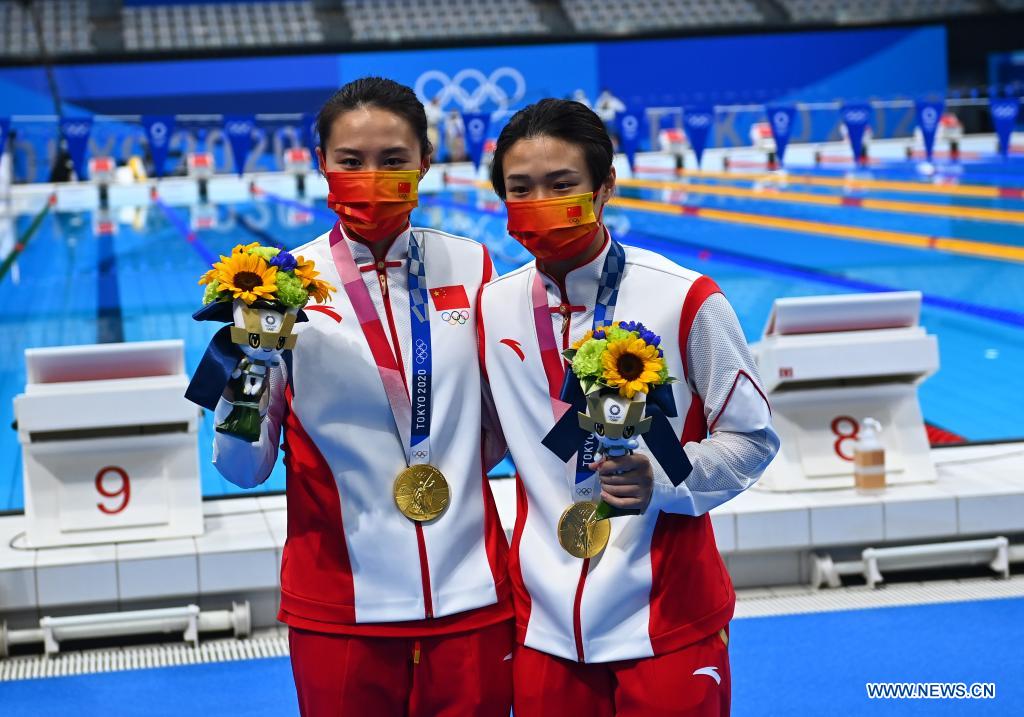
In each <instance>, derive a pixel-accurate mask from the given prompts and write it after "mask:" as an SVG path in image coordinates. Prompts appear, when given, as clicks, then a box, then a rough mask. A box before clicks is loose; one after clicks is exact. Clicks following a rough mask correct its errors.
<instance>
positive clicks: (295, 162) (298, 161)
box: [284, 147, 313, 176]
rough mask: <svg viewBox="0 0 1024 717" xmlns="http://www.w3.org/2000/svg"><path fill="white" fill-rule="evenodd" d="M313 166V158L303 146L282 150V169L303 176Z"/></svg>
mask: <svg viewBox="0 0 1024 717" xmlns="http://www.w3.org/2000/svg"><path fill="white" fill-rule="evenodd" d="M311 166H313V159H312V157H311V156H310V154H309V150H308V149H306V148H305V147H289V148H288V149H286V150H285V151H284V171H286V172H288V173H289V174H296V175H299V176H305V174H306V172H308V171H309V168H310V167H311Z"/></svg>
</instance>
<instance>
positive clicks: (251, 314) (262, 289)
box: [193, 242, 336, 442]
mask: <svg viewBox="0 0 1024 717" xmlns="http://www.w3.org/2000/svg"><path fill="white" fill-rule="evenodd" d="M317 277H319V272H318V271H317V270H316V267H315V266H314V265H313V262H312V261H308V260H306V259H304V258H303V257H301V256H293V255H292V254H291V253H290V252H288V251H285V250H283V249H277V248H275V247H268V246H262V245H260V244H259V242H253V243H252V244H247V245H242V244H239V245H237V246H236V247H235V248H234V249H232V250H231V255H230V256H221V257H220V261H218V262H216V263H215V264H214V265H213V268H211V269H210V270H209V271H207V272H206V273H205V274H203V276H202V277H201V278H200V279H199V284H200V285H201V286H205V287H206V290H205V293H204V295H203V308H202V309H200V310H199V311H198V312H196V314H195V316H194V318H196V319H197V320H200V321H206V320H214V321H225V322H228V323H230V324H232V325H230V326H229V327H225V328H226V329H227V331H226V334H225V336H226V337H230V344H233V345H234V346H235V347H236V348H237V350H238V351H240V352H241V354H242V358H241V360H240V361H236V360H235V359H232V358H231V356H232V355H234V356H237V353H234V354H230V353H228V352H225V351H223V350H222V349H223V347H219V348H220V349H221V354H222V355H223V354H227V357H226V358H225V359H223V360H220V361H219V363H220V364H224V363H225V362H227V363H231V364H232V368H231V370H230V373H229V375H228V377H229V380H228V381H227V387H228V388H229V389H230V391H231V395H232V396H233V397H234V399H235V400H234V401H232V408H231V412H230V414H229V415H228V416H227V418H225V420H224V421H223V422H221V423H219V424H217V426H216V429H217V431H219V432H221V433H229V434H231V435H234V436H237V437H239V438H243V439H245V440H248V441H250V442H254V441H257V440H259V437H260V424H261V422H262V419H261V416H260V403H261V401H262V400H263V398H264V396H265V394H266V387H267V380H266V378H267V372H268V369H269V368H270V367H272V366H276V365H278V364H279V363H280V359H281V354H282V352H283V351H286V350H288V349H291V348H293V347H294V346H295V339H296V336H295V334H294V333H293V332H292V329H293V328H294V326H295V322H296V321H304V320H305V316H304V315H303V314H302V313H301V309H302V308H303V307H304V306H305V305H306V304H307V303H309V301H310V300H311V299H312V300H314V301H316V302H318V303H325V302H327V301H329V300H330V298H331V294H332V293H333V292H334V291H336V289H335V288H334V286H332V285H331V284H329V283H328V282H326V281H324V280H322V279H319V278H317ZM217 349H218V345H217V337H215V340H214V342H213V343H211V348H210V349H208V353H210V351H216V350H217ZM204 363H206V359H205V358H204ZM212 363H214V364H216V363H218V362H217V361H216V360H215V361H214V362H212ZM201 368H202V365H201ZM197 377H198V376H197ZM193 382H195V379H193ZM213 388H216V391H217V392H218V394H219V393H220V392H221V391H222V390H223V388H224V386H223V384H222V385H221V386H219V387H216V386H215V387H213ZM197 393H198V392H197ZM199 402H200V403H201V405H207V406H208V405H209V403H210V402H209V401H205V402H204V401H199Z"/></svg>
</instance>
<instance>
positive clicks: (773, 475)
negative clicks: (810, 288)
mask: <svg viewBox="0 0 1024 717" xmlns="http://www.w3.org/2000/svg"><path fill="white" fill-rule="evenodd" d="M920 313H921V294H920V293H919V292H916V291H901V292H892V293H880V294H848V295H840V296H813V297H798V298H786V299H777V300H776V301H775V304H774V306H773V307H772V312H771V315H770V316H769V318H768V324H767V326H766V327H765V330H764V335H763V337H762V340H761V341H760V342H759V343H757V344H754V345H753V346H752V347H751V349H752V351H753V353H754V357H755V358H756V359H757V363H758V368H759V370H760V373H761V378H762V380H763V382H764V387H765V390H766V391H767V392H768V399H769V402H770V403H771V406H772V418H773V422H774V424H775V429H776V430H777V431H778V433H779V437H780V438H781V440H782V448H781V450H780V452H779V455H778V456H777V457H776V458H775V460H774V461H773V462H772V464H771V465H770V466H768V469H767V470H766V471H765V473H764V476H763V477H762V478H761V480H760V481H758V483H757V484H756V485H755V487H756V488H760V489H762V490H771V491H802V490H815V489H822V488H852V487H853V486H854V479H853V467H854V463H853V448H854V443H855V442H856V440H857V437H858V435H859V430H860V425H861V421H863V420H864V419H865V418H867V417H869V416H870V417H872V418H875V419H877V420H878V421H879V422H880V423H881V424H882V433H881V439H882V443H883V445H884V446H885V470H886V482H887V484H889V485H894V484H903V483H922V482H931V481H934V480H935V467H934V465H933V464H932V462H931V457H930V453H929V446H928V437H927V433H926V430H925V426H924V420H923V419H922V417H921V406H920V403H919V402H918V398H917V386H918V385H919V384H920V383H921V382H922V381H924V380H925V379H926V378H928V376H931V375H932V374H933V373H935V371H937V370H938V367H939V348H938V341H937V340H936V338H935V337H934V336H931V335H928V334H927V333H926V332H925V330H924V328H923V327H922V326H919V325H918V322H919V318H920Z"/></svg>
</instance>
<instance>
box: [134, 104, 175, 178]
mask: <svg viewBox="0 0 1024 717" xmlns="http://www.w3.org/2000/svg"><path fill="white" fill-rule="evenodd" d="M142 126H143V127H145V128H146V137H147V138H148V139H149V153H150V154H151V155H152V157H153V174H155V175H156V176H158V177H162V176H164V164H165V163H166V162H167V151H168V150H169V149H170V147H171V134H172V133H173V132H174V115H143V116H142Z"/></svg>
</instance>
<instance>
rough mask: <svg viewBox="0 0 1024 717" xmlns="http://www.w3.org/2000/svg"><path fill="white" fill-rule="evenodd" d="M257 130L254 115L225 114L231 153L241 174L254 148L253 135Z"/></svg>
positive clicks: (237, 170)
mask: <svg viewBox="0 0 1024 717" xmlns="http://www.w3.org/2000/svg"><path fill="white" fill-rule="evenodd" d="M255 130H256V118H255V117H254V116H253V115H224V134H226V135H227V136H228V142H229V143H230V144H231V154H232V155H233V156H234V158H235V171H236V172H238V175H239V176H241V175H242V172H243V171H245V160H246V159H248V158H249V152H250V150H252V135H253V132H254V131H255Z"/></svg>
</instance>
